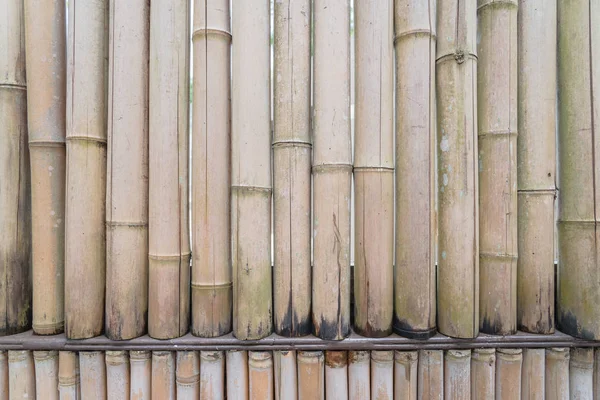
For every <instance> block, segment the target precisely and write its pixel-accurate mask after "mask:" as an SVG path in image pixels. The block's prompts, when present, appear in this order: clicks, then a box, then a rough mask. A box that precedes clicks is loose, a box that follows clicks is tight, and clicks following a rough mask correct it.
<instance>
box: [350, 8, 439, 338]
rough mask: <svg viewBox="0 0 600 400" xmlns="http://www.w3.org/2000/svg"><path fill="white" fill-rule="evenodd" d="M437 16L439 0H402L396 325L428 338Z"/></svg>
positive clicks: (431, 328) (432, 319) (398, 18)
mask: <svg viewBox="0 0 600 400" xmlns="http://www.w3.org/2000/svg"><path fill="white" fill-rule="evenodd" d="M435 19H436V1H434V0H427V1H416V0H397V1H396V6H395V28H396V30H395V33H394V35H395V36H394V42H395V47H396V115H397V117H396V168H397V173H396V201H397V206H396V264H395V265H396V277H395V288H396V289H395V292H396V295H395V314H394V330H395V331H396V332H397V333H399V334H401V335H403V336H408V337H416V338H424V339H425V338H428V337H431V336H433V334H434V333H435V330H436V329H435V324H436V303H435V302H436V293H435V291H436V281H435V279H436V275H435V262H436V255H435V237H436V226H435V213H436V210H435V207H436V206H435V142H436V140H435V57H436V55H435V48H436V45H435V41H436V38H435V31H436V27H435V21H436V20H435ZM357 100H358V99H357ZM390 147H391V146H390Z"/></svg>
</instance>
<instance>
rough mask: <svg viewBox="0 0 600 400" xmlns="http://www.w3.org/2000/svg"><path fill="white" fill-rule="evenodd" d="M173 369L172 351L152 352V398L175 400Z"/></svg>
mask: <svg viewBox="0 0 600 400" xmlns="http://www.w3.org/2000/svg"><path fill="white" fill-rule="evenodd" d="M175 369H176V360H175V353H174V352H171V351H153V352H152V398H154V399H165V400H175V399H176V398H177V396H176V394H177V392H176V389H177V387H176V386H177V385H176V382H175V379H176V378H175Z"/></svg>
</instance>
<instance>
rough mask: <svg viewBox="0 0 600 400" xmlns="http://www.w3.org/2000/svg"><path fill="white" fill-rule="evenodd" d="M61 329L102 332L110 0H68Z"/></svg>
mask: <svg viewBox="0 0 600 400" xmlns="http://www.w3.org/2000/svg"><path fill="white" fill-rule="evenodd" d="M68 27H69V32H68V47H69V51H68V52H67V55H68V58H67V61H68V62H67V117H66V122H67V134H66V141H67V171H66V172H67V174H66V216H65V218H66V220H65V278H64V279H65V318H66V321H65V330H66V334H67V337H68V338H69V339H84V338H90V337H94V336H97V335H99V334H100V333H102V327H103V321H104V290H105V274H106V226H105V223H106V213H105V204H106V203H105V201H106V110H107V107H106V83H107V75H106V73H107V63H106V59H107V55H108V29H107V28H108V0H102V1H71V2H69V24H68Z"/></svg>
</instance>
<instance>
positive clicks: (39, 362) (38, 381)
mask: <svg viewBox="0 0 600 400" xmlns="http://www.w3.org/2000/svg"><path fill="white" fill-rule="evenodd" d="M33 363H34V369H35V390H36V392H37V393H39V395H40V396H41V395H43V397H44V399H48V400H58V369H59V366H58V351H55V350H52V351H42V350H39V351H34V352H33Z"/></svg>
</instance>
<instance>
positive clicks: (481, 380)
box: [471, 349, 496, 400]
mask: <svg viewBox="0 0 600 400" xmlns="http://www.w3.org/2000/svg"><path fill="white" fill-rule="evenodd" d="M471 374H472V376H473V379H472V380H471V398H472V399H473V400H478V399H481V400H485V399H493V398H494V396H495V395H496V390H495V389H496V350H495V349H475V350H473V352H472V353H471Z"/></svg>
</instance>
